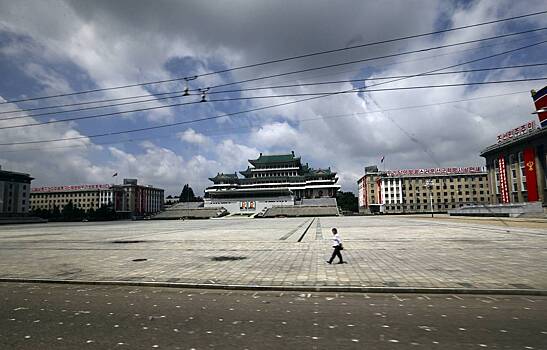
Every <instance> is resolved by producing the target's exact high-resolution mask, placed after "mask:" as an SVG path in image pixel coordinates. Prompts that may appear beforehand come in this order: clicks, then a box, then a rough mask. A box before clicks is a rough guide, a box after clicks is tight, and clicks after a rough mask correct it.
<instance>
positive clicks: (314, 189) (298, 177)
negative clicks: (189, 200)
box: [205, 151, 340, 213]
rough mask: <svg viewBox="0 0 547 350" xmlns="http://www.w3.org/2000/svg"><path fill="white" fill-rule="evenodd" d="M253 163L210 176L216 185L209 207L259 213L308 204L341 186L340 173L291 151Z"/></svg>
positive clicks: (208, 199)
mask: <svg viewBox="0 0 547 350" xmlns="http://www.w3.org/2000/svg"><path fill="white" fill-rule="evenodd" d="M249 163H250V164H251V165H252V166H249V167H247V169H246V170H244V171H240V174H241V175H243V178H240V177H238V175H237V173H233V174H220V173H219V174H217V175H216V176H215V177H212V178H209V180H211V181H212V182H213V185H212V186H210V187H208V188H206V189H205V207H224V208H226V209H227V210H228V211H229V212H230V213H237V212H245V213H248V212H256V211H260V210H263V209H265V208H270V207H272V206H292V205H295V204H296V205H298V204H305V203H304V202H305V201H306V200H310V199H312V198H313V199H323V198H325V199H326V198H331V199H333V200H331V201H329V202H333V201H334V198H335V197H336V193H337V192H338V190H339V189H340V185H337V184H336V182H337V181H338V178H337V177H336V173H335V172H333V171H331V170H330V168H328V169H313V168H310V167H309V165H308V164H307V163H306V164H305V165H304V164H302V162H301V159H300V157H296V156H295V155H294V151H293V152H291V153H290V154H280V155H263V154H262V153H260V156H259V157H258V158H257V159H250V160H249Z"/></svg>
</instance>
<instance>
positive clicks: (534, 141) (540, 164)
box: [481, 121, 547, 206]
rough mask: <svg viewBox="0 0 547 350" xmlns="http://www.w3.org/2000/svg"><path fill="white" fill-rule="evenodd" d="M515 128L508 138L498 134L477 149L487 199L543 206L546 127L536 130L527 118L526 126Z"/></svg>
mask: <svg viewBox="0 0 547 350" xmlns="http://www.w3.org/2000/svg"><path fill="white" fill-rule="evenodd" d="M517 129H519V130H521V131H520V132H519V133H516V132H515V131H514V130H515V129H514V130H513V131H512V133H511V137H509V136H507V137H505V138H504V137H503V136H502V137H501V138H500V137H498V140H499V141H498V143H497V144H495V145H492V146H489V147H487V148H486V149H484V150H483V151H482V152H481V156H482V157H484V158H485V159H486V167H487V169H488V175H489V179H490V182H489V188H490V202H491V203H492V204H508V203H526V202H542V203H543V206H547V186H546V183H547V179H546V169H547V168H546V164H547V158H546V154H545V148H546V147H547V127H544V128H541V129H539V128H537V124H536V123H535V121H531V122H528V123H527V124H526V129H524V128H521V127H519V128H517ZM505 134H507V133H505ZM505 134H504V135H505Z"/></svg>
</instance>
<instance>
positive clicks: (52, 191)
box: [30, 184, 111, 211]
mask: <svg viewBox="0 0 547 350" xmlns="http://www.w3.org/2000/svg"><path fill="white" fill-rule="evenodd" d="M110 187H111V185H108V184H99V185H68V186H44V187H34V188H32V190H31V193H30V202H31V209H32V210H37V209H45V210H52V209H53V208H54V207H59V209H62V208H63V207H64V206H65V205H67V204H68V203H69V202H72V204H73V205H74V206H75V207H78V208H80V209H84V210H86V211H87V210H89V209H95V210H96V209H98V208H100V206H101V202H100V193H101V191H102V190H107V189H109V188H110Z"/></svg>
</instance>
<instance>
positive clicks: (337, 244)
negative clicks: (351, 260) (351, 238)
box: [327, 227, 346, 264]
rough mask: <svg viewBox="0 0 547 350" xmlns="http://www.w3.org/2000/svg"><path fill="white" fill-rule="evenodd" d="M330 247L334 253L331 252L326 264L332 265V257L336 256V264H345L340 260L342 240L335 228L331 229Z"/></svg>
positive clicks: (342, 247)
mask: <svg viewBox="0 0 547 350" xmlns="http://www.w3.org/2000/svg"><path fill="white" fill-rule="evenodd" d="M332 247H333V248H334V251H333V252H332V256H331V257H330V259H329V260H328V261H327V263H329V264H332V261H333V260H334V257H336V256H337V257H338V264H346V262H345V261H344V259H343V258H342V253H341V252H340V251H341V250H343V249H344V246H343V245H342V238H340V235H339V234H338V230H337V229H336V228H335V227H333V228H332Z"/></svg>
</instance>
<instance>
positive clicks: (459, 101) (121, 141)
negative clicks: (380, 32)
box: [2, 90, 529, 153]
mask: <svg viewBox="0 0 547 350" xmlns="http://www.w3.org/2000/svg"><path fill="white" fill-rule="evenodd" d="M528 93H529V91H528V90H524V91H515V92H508V93H504V94H496V95H487V96H478V97H471V98H465V99H458V100H450V101H440V102H435V103H427V104H421V105H411V106H403V107H393V108H384V109H377V110H372V111H366V112H353V113H344V114H334V115H327V116H320V117H314V118H305V119H297V120H296V121H298V122H300V123H305V122H311V121H317V120H328V119H335V118H347V117H358V116H361V115H368V114H375V113H385V112H393V111H402V110H410V109H421V108H427V107H436V106H441V105H448V104H454V103H462V102H469V101H477V100H483V99H489V98H497V97H505V96H511V95H518V94H528ZM260 126H263V124H260V125H252V126H249V127H234V128H222V130H220V131H221V132H217V133H206V132H207V131H211V130H198V131H197V132H199V133H200V134H202V135H204V136H222V135H230V134H234V133H230V132H226V131H227V130H240V129H254V128H255V127H260ZM251 132H252V130H251ZM175 137H177V136H176V135H172V134H170V135H165V136H156V137H150V136H147V137H140V138H131V139H126V140H117V141H106V142H95V143H93V144H92V145H89V144H83V145H66V146H56V147H46V148H44V147H40V148H24V149H14V150H4V151H2V152H5V153H13V152H26V151H41V150H44V149H48V150H51V149H67V148H88V147H91V146H103V145H113V144H123V143H130V142H136V141H146V140H156V139H162V140H164V139H167V138H175Z"/></svg>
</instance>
